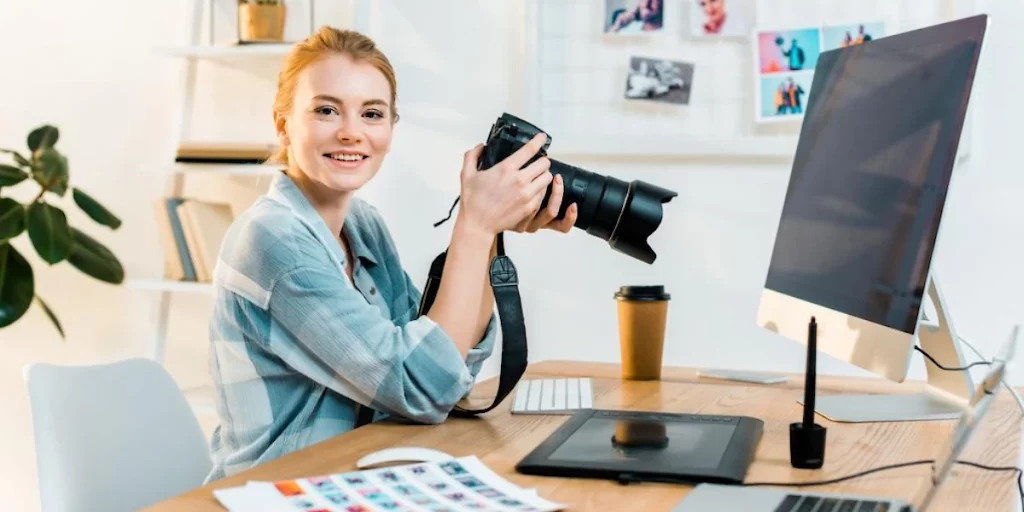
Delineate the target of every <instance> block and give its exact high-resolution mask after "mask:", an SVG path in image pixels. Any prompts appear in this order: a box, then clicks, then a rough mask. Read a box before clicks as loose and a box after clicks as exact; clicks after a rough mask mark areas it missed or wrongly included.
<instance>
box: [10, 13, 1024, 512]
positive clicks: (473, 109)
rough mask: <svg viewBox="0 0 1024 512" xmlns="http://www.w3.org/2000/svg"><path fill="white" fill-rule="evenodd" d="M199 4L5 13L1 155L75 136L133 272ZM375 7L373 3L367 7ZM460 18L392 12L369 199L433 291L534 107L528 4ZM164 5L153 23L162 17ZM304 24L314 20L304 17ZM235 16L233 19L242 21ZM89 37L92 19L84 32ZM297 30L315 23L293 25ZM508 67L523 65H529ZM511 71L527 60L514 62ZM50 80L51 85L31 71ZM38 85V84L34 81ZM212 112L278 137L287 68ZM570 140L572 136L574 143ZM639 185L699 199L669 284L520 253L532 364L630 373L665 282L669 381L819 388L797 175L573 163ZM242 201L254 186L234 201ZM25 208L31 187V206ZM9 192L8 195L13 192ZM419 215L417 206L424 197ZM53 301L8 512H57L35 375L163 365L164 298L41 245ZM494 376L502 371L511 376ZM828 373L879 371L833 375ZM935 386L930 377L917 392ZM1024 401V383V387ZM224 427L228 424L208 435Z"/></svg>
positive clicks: (526, 244) (984, 171) (1003, 313)
mask: <svg viewBox="0 0 1024 512" xmlns="http://www.w3.org/2000/svg"><path fill="white" fill-rule="evenodd" d="M179 3H181V4H184V2H175V3H167V2H134V1H130V0H120V1H112V2H103V3H99V4H95V3H93V4H82V3H80V2H69V1H58V0H47V1H37V2H4V3H2V4H0V20H3V21H4V27H5V28H4V30H3V31H0V61H2V63H3V65H4V69H5V70H8V71H7V73H5V78H4V79H3V80H0V119H3V120H4V122H3V123H2V124H0V147H12V146H15V147H23V146H24V136H25V134H27V132H28V131H29V130H30V129H31V128H33V127H35V126H37V125H39V124H41V123H44V122H52V123H54V124H56V125H58V126H59V127H60V129H61V133H62V138H61V142H60V143H59V146H58V147H59V148H60V149H61V150H62V151H64V152H65V153H66V154H67V155H68V156H69V158H70V163H71V177H72V184H74V185H79V186H81V187H83V189H85V190H87V191H89V192H90V193H92V194H93V195H94V196H96V197H97V198H98V199H99V200H101V201H102V202H104V203H105V204H106V205H108V206H109V207H111V208H112V209H113V210H114V211H115V212H117V213H118V214H119V215H120V216H121V217H122V218H123V219H124V220H125V224H124V226H123V227H122V228H121V230H119V231H117V232H115V233H110V232H109V231H108V230H105V229H104V228H101V227H98V226H93V225H91V224H90V221H89V220H88V219H87V218H85V216H84V215H82V214H80V213H79V212H77V211H76V209H75V208H74V206H73V204H72V203H71V201H70V197H69V198H67V199H66V200H65V201H62V202H60V203H61V204H66V205H68V206H70V208H68V213H69V216H70V218H71V221H72V223H73V224H74V225H76V226H82V227H83V228H84V229H86V230H87V232H89V233H91V234H94V235H95V236H96V237H97V238H98V239H100V240H101V241H104V242H106V243H108V244H109V246H110V247H111V248H112V249H113V250H114V251H115V253H117V254H118V255H119V256H120V257H121V258H122V261H123V262H124V264H125V267H126V269H127V271H128V272H129V273H131V274H133V275H140V274H142V275H145V274H150V275H151V274H155V273H159V272H160V270H161V268H162V266H161V264H160V262H159V260H158V258H159V256H160V251H159V249H158V248H157V243H158V237H157V234H156V232H155V230H154V229H153V225H152V214H151V207H150V204H151V201H152V200H153V199H155V198H156V197H157V196H158V195H159V194H160V193H161V191H162V187H163V184H164V183H163V177H162V175H161V171H162V169H161V165H164V164H166V162H168V161H169V159H170V157H171V153H170V151H171V146H170V144H171V142H170V141H171V137H173V135H174V134H175V132H174V125H173V122H174V115H175V110H174V106H175V103H174V102H175V100H176V96H175V93H176V87H177V74H176V72H177V70H178V67H177V65H178V64H179V62H178V61H176V60H174V59H167V58H164V57H160V56H156V55H155V54H154V53H152V51H151V50H152V48H153V47H156V46H164V45H172V44H180V43H182V42H183V39H182V37H181V34H182V33H183V30H184V27H183V25H182V23H183V21H184V14H185V9H184V6H183V5H177V4H179ZM366 3H367V4H370V3H371V2H366ZM449 3H450V4H452V6H455V7H457V8H456V9H452V10H442V9H440V8H439V3H438V1H437V0H435V1H433V2H430V3H429V6H425V5H423V3H422V2H418V1H414V0H404V1H401V2H398V1H392V2H372V5H373V6H374V7H373V8H374V10H373V11H372V12H370V13H369V14H368V16H367V17H366V19H367V20H368V21H369V23H370V24H371V25H370V31H371V33H372V34H373V35H374V37H376V38H377V39H378V41H379V42H380V44H381V45H382V46H383V47H384V48H385V50H386V51H387V52H388V54H389V56H390V57H391V58H392V59H393V60H394V61H395V64H396V67H397V68H398V78H399V102H400V103H399V107H400V109H401V112H402V115H403V119H402V121H401V123H400V124H399V127H398V128H397V131H396V137H397V138H396V140H395V143H394V146H393V148H394V149H393V154H392V156H391V157H390V159H389V160H388V162H387V163H386V164H385V169H384V171H383V172H382V173H381V174H380V175H379V177H378V178H377V179H376V180H375V181H374V183H372V184H371V185H370V186H369V187H368V188H367V190H366V191H365V192H364V196H365V197H367V198H368V199H369V200H371V201H372V202H374V203H375V204H378V205H379V206H380V208H381V209H382V211H383V212H384V214H385V215H386V217H387V219H388V221H389V223H390V226H391V229H392V232H393V234H394V236H395V237H396V239H397V243H398V245H399V247H400V249H401V251H402V256H403V258H404V261H405V262H406V264H407V267H408V268H409V271H410V273H411V274H412V275H413V276H424V275H425V272H426V269H427V267H428V265H429V263H430V260H431V259H432V258H433V257H434V256H435V255H436V254H437V252H439V251H441V250H443V249H444V247H445V244H446V243H447V236H448V233H449V229H450V225H445V226H442V227H440V228H436V229H435V228H432V227H431V224H432V223H433V222H434V221H435V220H439V219H440V218H442V217H443V216H444V215H445V214H446V213H447V211H448V207H449V206H450V205H451V201H452V200H453V199H454V198H455V196H456V195H457V194H458V177H457V176H458V169H459V167H460V164H461V159H462V153H463V151H465V150H466V149H468V148H469V147H471V146H472V145H473V144H475V143H477V142H480V141H481V140H482V139H483V138H484V137H485V135H486V133H487V130H488V128H489V127H490V124H491V123H492V122H493V120H494V119H495V118H496V117H497V116H498V115H499V114H500V113H501V112H502V111H504V110H506V109H514V107H515V105H510V104H509V102H508V100H509V97H510V96H512V97H515V93H517V91H518V84H516V83H515V79H517V78H518V74H516V73H515V72H513V71H511V70H513V69H515V68H516V63H515V58H516V57H517V53H516V50H515V46H514V45H513V44H512V42H511V41H512V37H511V36H512V35H514V34H515V33H516V32H517V30H518V27H517V26H516V25H515V23H516V21H515V20H516V17H515V16H517V15H518V13H519V8H520V7H519V5H520V3H519V2H515V1H511V0H509V1H506V2H489V3H486V4H479V3H475V2H469V1H462V2H456V1H451V2H449ZM142 4H145V10H144V9H143V6H142ZM323 4H327V2H318V3H317V6H318V8H319V9H320V16H318V20H317V23H318V24H319V23H334V24H339V25H347V24H350V23H351V22H352V13H351V11H350V10H349V8H350V6H351V5H352V2H344V3H342V4H339V5H338V6H334V7H329V8H327V9H325V8H323V7H322V5H323ZM298 5H299V8H300V9H301V7H302V6H304V5H305V4H304V3H301V2H300V3H299V4H298ZM979 6H980V7H981V8H982V9H983V10H984V11H987V12H989V13H991V14H992V16H993V21H992V23H991V25H990V32H989V34H988V40H987V42H986V47H985V50H984V55H983V57H982V62H981V65H980V67H979V76H978V81H977V84H976V86H975V87H976V88H975V94H974V97H973V102H974V105H975V107H974V110H975V112H976V113H977V119H976V122H977V132H976V133H975V141H974V144H975V146H974V151H973V155H972V157H971V160H970V161H969V163H968V164H967V165H966V167H965V168H964V169H962V170H961V171H960V172H958V173H957V175H956V176H955V180H954V183H953V187H952V189H951V192H950V197H949V202H948V207H947V210H946V216H945V219H944V220H945V222H944V226H943V228H944V232H943V238H942V240H941V244H940V247H939V255H938V256H937V262H936V267H937V269H938V271H939V273H940V275H941V280H942V283H943V286H944V290H945V292H946V296H947V298H948V299H949V301H950V302H951V306H952V309H953V310H954V311H955V314H956V318H955V320H956V325H957V328H958V329H959V330H960V331H961V334H963V335H964V336H965V337H966V338H968V339H970V340H972V341H974V342H976V344H977V345H978V346H979V347H980V348H982V350H984V351H986V352H988V353H992V352H994V350H995V349H996V348H997V347H998V346H999V344H1000V343H1001V342H1002V341H1003V339H1004V337H1005V334H1006V333H1007V332H1008V329H1009V327H1010V325H1011V323H1012V322H1024V299H1022V298H1021V296H1020V294H1019V293H1017V290H1020V289H1022V288H1024V270H1021V266H1020V264H1021V254H1022V249H1024V237H1022V236H1021V233H1024V215H1021V214H1020V211H1019V209H1018V208H1017V207H1016V206H1015V204H1018V203H1019V201H1020V190H1022V186H1024V176H1022V174H1021V173H1020V172H1018V170H1019V168H1020V167H1021V159H1020V156H1019V153H1018V152H1017V151H1016V148H1017V147H1018V146H1019V142H1018V141H1017V140H1016V136H1017V135H1018V134H1019V133H1021V132H1020V130H1019V129H1018V128H1017V127H1018V120H1019V119H1021V118H1022V116H1024V99H1021V98H1020V96H1019V94H1018V91H1017V86H1016V84H1019V83H1021V82H1022V81H1024V71H1022V70H1021V69H1020V67H1019V66H1014V65H1010V64H1008V63H1010V62H1016V61H1017V60H1019V56H1018V54H1017V48H1018V47H1019V42H1020V41H1019V39H1020V36H1019V34H1018V33H1017V32H1016V31H1015V27H1018V26H1020V24H1021V22H1022V21H1024V7H1022V6H1021V4H1020V3H1019V2H1004V1H997V0H988V1H981V2H979ZM220 15H221V16H223V15H224V14H223V12H221V13H220ZM83 20H87V21H85V22H83ZM292 27H293V28H294V26H292ZM508 59H512V61H509V60H508ZM510 62H511V63H510ZM29 66H33V68H34V69H32V71H28V68H29ZM17 70H20V71H17ZM202 71H203V75H202V78H203V80H204V83H205V84H206V85H207V86H208V88H207V89H205V90H206V91H208V92H210V94H209V95H207V96H205V97H203V98H200V101H199V105H200V107H201V110H202V116H201V117H200V119H201V120H202V121H201V122H200V123H199V125H198V126H199V128H200V130H199V131H200V133H201V134H203V135H204V136H209V137H223V138H247V137H255V138H263V137H269V136H270V135H271V134H272V132H271V131H270V130H271V126H270V100H271V99H272V97H273V93H274V89H273V86H274V80H273V78H274V77H273V73H274V71H275V67H274V64H273V62H269V63H268V62H264V63H262V64H261V63H252V64H250V65H247V66H245V67H238V68H222V67H220V66H204V67H203V68H202ZM553 136H555V137H557V136H558V134H557V133H555V134H553ZM571 163H574V164H577V165H580V166H583V167H586V168H589V169H591V170H593V171H596V172H600V173H603V174H611V175H614V176H617V177H619V178H622V179H627V180H628V179H643V180H646V181H649V182H652V183H657V184H661V185H663V186H666V187H668V188H671V189H674V190H676V191H678V192H679V197H677V198H676V199H674V200H673V201H672V202H671V203H669V204H668V205H667V208H666V219H665V221H664V223H663V225H662V228H661V229H660V230H659V231H658V232H657V233H656V234H655V235H654V236H653V237H652V238H651V242H652V245H653V246H654V247H655V249H656V250H657V252H658V254H659V259H658V262H657V263H656V264H655V265H652V266H647V265H645V264H642V263H638V262H636V261H633V260H631V259H629V258H626V257H624V256H622V255H620V254H618V253H616V252H614V251H612V250H610V249H609V248H608V247H607V246H606V245H604V244H603V243H602V242H601V241H600V240H598V239H596V238H593V237H591V236H589V235H586V234H585V233H582V232H578V231H577V232H574V233H572V234H571V235H569V236H563V235H560V234H556V233H542V234H539V235H532V236H519V235H512V236H509V237H508V240H507V241H508V248H509V252H510V254H511V256H512V258H513V260H514V261H515V262H516V264H517V266H518V267H519V269H520V274H521V277H522V286H521V291H522V294H523V300H524V309H525V312H526V316H527V320H528V326H529V334H530V340H531V359H533V360H542V359H550V358H567V359H578V360H596V361H616V360H617V358H618V346H617V341H616V331H615V309H614V302H613V300H612V297H611V296H612V293H613V292H614V290H615V288H617V287H618V286H619V285H621V284H627V283H629V284H632V283H661V284H665V285H666V286H667V287H668V289H669V291H670V292H671V293H672V296H673V301H672V304H671V313H670V318H669V332H668V343H667V346H666V354H665V355H666V362H668V363H670V364H680V365H696V366H719V367H734V368H758V369H770V370H792V371H799V370H800V367H801V364H802V350H801V348H800V347H799V346H797V345H796V344H793V343H789V342H787V341H784V340H780V339H778V338H776V337H774V336H771V335H769V334H767V333H765V332H762V331H761V330H759V329H758V328H756V327H755V326H754V324H753V318H754V313H755V310H756V306H757V303H756V301H757V298H758V293H759V291H760V286H761V283H762V282H763V279H764V274H765V270H766V266H767V261H768V257H769V252H770V247H771V244H772V240H773V237H774V229H775V224H776V221H777V217H778V214H779V211H780V208H781V199H782V196H783V194H784V190H785V186H786V182H787V178H788V168H787V167H786V166H784V165H778V164H773V165H758V164H757V163H751V162H749V161H748V162H730V161H671V160H664V161H658V162H651V161H644V162H628V161H613V160H603V161H598V160H593V161H574V162H571ZM228 186H230V187H231V190H237V189H238V187H241V185H238V184H228V185H226V186H225V187H214V188H213V189H212V190H213V191H212V192H207V193H208V194H213V195H215V194H217V193H218V192H217V191H220V190H227V189H228V188H227V187H228ZM15 192H16V194H18V195H19V197H21V198H25V196H26V195H29V194H31V192H32V190H31V187H30V186H28V185H26V186H25V187H21V188H16V189H15ZM5 195H6V190H5ZM414 199H415V200H416V206H415V207H410V205H411V204H413V200H414ZM19 242H20V244H16V246H17V247H18V248H19V250H22V252H23V253H25V254H27V255H30V261H32V263H33V264H34V266H35V268H36V272H37V276H38V277H37V283H38V287H39V290H40V294H41V295H43V297H45V298H46V299H47V300H48V301H49V302H50V304H51V306H52V307H53V308H54V309H55V310H56V311H57V313H58V314H59V315H60V318H61V320H62V322H63V323H64V327H65V330H66V331H67V332H68V341H67V342H66V343H62V342H61V341H60V340H59V338H57V337H56V335H55V334H54V332H53V329H52V327H51V326H50V325H49V323H48V322H47V321H46V319H45V318H44V316H43V315H42V314H40V313H39V311H38V310H36V309H33V310H32V311H30V313H29V314H28V315H27V316H26V318H25V319H24V320H23V321H21V322H19V323H18V324H16V325H15V326H13V327H11V328H7V329H4V330H2V331H0V349H2V350H3V351H4V354H3V357H0V396H2V397H3V400H2V402H0V403H3V404H4V407H5V414H4V417H5V418H7V420H6V421H4V422H2V423H0V440H2V441H0V443H2V444H0V454H2V455H0V510H35V509H36V508H37V507H38V497H37V495H36V490H35V489H36V475H35V459H34V452H33V451H32V447H31V445H32V436H31V426H30V425H31V423H30V417H29V411H28V405H27V401H26V397H25V394H24V386H23V384H22V382H21V368H22V366H23V365H24V364H26V363H27V362H29V361H35V360H44V361H52V362H58V363H69V364H71V363H87V362H95V361H102V360H110V359H116V358H122V357H128V356H134V355H141V354H142V350H143V340H144V339H145V336H147V335H148V334H149V332H150V331H149V327H150V320H151V318H150V315H151V313H152V304H153V301H152V300H151V299H153V298H155V297H154V296H153V295H150V294H147V293H145V292H139V291H132V290H128V289H119V288H115V287H110V286H106V285H104V284H102V283H98V282H96V281H93V280H91V279H89V278H86V277H84V276H82V275H81V274H80V273H78V272H77V271H75V270H74V269H71V268H70V267H68V266H67V265H60V266H57V267H55V268H43V265H42V264H40V262H39V260H38V258H36V257H35V256H34V251H32V250H31V248H30V247H29V246H28V244H27V238H23V239H21V240H19ZM208 306H209V303H208V299H207V298H206V297H203V296H202V295H183V296H180V297H177V298H176V299H175V302H174V311H173V315H172V322H173V323H172V325H173V329H172V330H171V333H170V338H169V344H170V347H171V348H170V353H169V360H168V367H169V368H170V369H171V371H172V373H173V374H174V375H175V377H176V378H177V379H178V381H179V382H180V383H181V384H182V385H183V386H186V387H189V386H194V385H198V384H202V383H204V382H207V381H208V377H207V374H206V330H205V328H206V320H207V318H208V316H207V309H208ZM497 362H498V361H497V359H493V360H492V361H490V363H489V365H488V370H487V372H488V374H493V372H494V371H495V369H496V368H497ZM823 372H827V373H842V374H863V372H859V371H858V370H856V369H853V368H850V367H847V366H845V365H841V364H838V363H836V362H834V361H830V360H828V359H827V358H826V359H825V360H824V361H823ZM922 375H923V371H922V367H921V365H920V361H916V362H915V365H914V368H913V375H912V376H914V377H920V376H922ZM1014 382H1016V383H1018V384H1020V383H1024V376H1022V375H1020V374H1018V375H1017V376H1016V377H1015V378H1014ZM204 420H205V424H206V426H207V428H209V426H210V422H209V419H208V418H204Z"/></svg>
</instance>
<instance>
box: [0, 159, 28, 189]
mask: <svg viewBox="0 0 1024 512" xmlns="http://www.w3.org/2000/svg"><path fill="white" fill-rule="evenodd" d="M25 178H28V174H26V173H25V171H23V170H21V169H19V168H17V167H15V166H13V165H4V164H0V187H10V186H12V185H17V184H18V183H21V182H22V181H24V180H25Z"/></svg>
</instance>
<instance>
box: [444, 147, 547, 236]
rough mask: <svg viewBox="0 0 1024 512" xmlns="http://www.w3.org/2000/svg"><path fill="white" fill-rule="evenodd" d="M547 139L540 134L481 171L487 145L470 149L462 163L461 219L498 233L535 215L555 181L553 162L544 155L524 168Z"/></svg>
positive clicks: (511, 228) (512, 228)
mask: <svg viewBox="0 0 1024 512" xmlns="http://www.w3.org/2000/svg"><path fill="white" fill-rule="evenodd" d="M546 140H547V136H546V135H545V134H543V133H540V134H537V136H535V137H534V138H533V139H531V140H530V142H528V143H526V144H525V145H523V147H521V148H519V150H517V151H516V152H515V153H512V154H511V155H509V156H508V157H507V158H505V159H504V160H502V161H501V162H498V163H497V164H495V165H494V167H491V168H489V169H482V170H479V171H478V170H477V163H478V161H479V158H480V154H481V153H482V152H483V147H484V146H483V144H477V145H476V146H475V147H474V148H473V149H471V150H469V151H467V152H466V154H465V158H464V159H463V162H462V175H461V182H462V199H461V200H460V202H461V203H462V206H461V207H460V208H459V216H460V217H461V218H462V219H461V220H462V221H463V222H465V223H469V224H471V225H472V226H473V227H474V228H476V229H481V230H483V231H484V232H486V233H487V234H489V235H497V234H498V233H501V232H502V231H509V230H514V229H515V228H516V226H517V225H519V224H520V223H521V222H522V221H523V220H524V219H528V218H532V217H533V216H534V215H535V214H536V213H537V211H538V210H539V209H540V203H541V201H542V200H543V199H544V195H545V193H546V192H547V187H548V185H549V184H550V183H551V178H552V176H551V172H549V169H550V168H551V161H550V160H549V159H548V158H547V157H542V158H538V159H537V160H536V161H535V162H533V163H531V164H530V165H528V166H527V167H526V168H523V169H520V168H521V167H522V166H523V164H525V163H526V162H528V161H529V160H530V158H533V156H534V155H536V154H537V152H538V151H540V149H541V148H542V147H544V143H545V142H546Z"/></svg>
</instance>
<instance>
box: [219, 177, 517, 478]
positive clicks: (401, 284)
mask: <svg viewBox="0 0 1024 512" xmlns="http://www.w3.org/2000/svg"><path fill="white" fill-rule="evenodd" d="M343 232H344V233H345V235H346V237H347V238H348V240H349V242H350V245H351V248H352V252H353V253H354V254H355V261H354V262H353V275H354V282H351V281H349V279H348V276H347V275H346V274H345V260H346V256H345V251H344V250H343V249H342V247H341V245H340V244H339V243H338V242H337V240H336V237H335V236H334V234H332V233H331V232H330V230H329V229H328V228H327V224H326V223H325V222H324V221H323V219H322V218H321V217H320V216H319V215H318V214H317V212H316V210H315V209H314V208H313V206H312V204H310V203H309V202H308V200H307V199H306V198H305V196H304V195H303V194H302V192H301V191H300V190H299V189H298V187H297V186H296V185H295V183H294V182H293V181H292V180H291V179H290V178H288V177H287V175H285V174H284V173H280V174H277V175H275V176H274V181H273V183H272V184H271V187H270V190H269V191H268V193H267V194H266V195H264V196H262V197H260V198H259V199H258V200H257V201H256V202H255V203H254V204H253V205H252V206H251V207H250V208H248V209H247V210H246V211H245V212H243V213H242V214H241V215H240V216H239V217H238V219H236V220H235V222H234V223H233V224H232V226H231V228H230V229H229V231H228V233H227V235H226V236H225V239H224V241H223V242H222V245H221V250H220V255H219V258H218V261H217V265H216V268H215V269H214V277H213V285H214V305H213V314H212V319H211V323H210V329H209V331H210V343H211V351H210V372H211V374H212V376H213V381H214V385H215V388H216V396H217V402H216V403H217V412H218V414H219V416H220V424H219V425H218V426H217V428H216V429H215V430H214V432H213V437H212V439H211V449H212V455H213V462H214V465H213V470H212V471H211V473H210V475H209V476H208V477H207V482H210V481H213V480H216V479H218V478H222V477H224V476H228V475H231V474H234V473H235V472H238V471H241V470H244V469H248V468H250V467H252V466H253V465H256V464H260V463H263V462H266V461H268V460H272V459H274V458H277V457H279V456H281V455H284V454H287V453H289V452H292V451H295V450H298V449H301V448H303V447H306V446H309V445H312V444H314V443H317V442H320V441H323V440H325V439H328V438H330V437H332V436H337V435H338V434H342V433H344V432H346V431H348V430H351V429H352V428H353V427H354V426H355V420H356V406H357V404H368V405H369V406H371V407H373V408H374V409H375V410H376V411H377V414H376V415H375V420H379V419H381V418H383V417H387V416H392V415H393V416H396V417H401V418H405V419H407V420H409V421H413V422H418V423H438V422H442V421H444V420H445V418H446V417H447V415H448V413H449V412H450V411H451V409H452V408H453V407H454V405H455V404H456V403H457V402H458V401H459V400H460V399H462V398H463V397H465V396H466V395H468V394H469V391H470V390H471V388H472V386H473V383H474V381H475V379H476V376H477V373H478V372H479V371H480V368H481V366H482V365H483V362H484V360H485V359H486V358H487V357H488V356H490V354H491V352H492V350H493V347H494V341H495V337H496V335H497V327H498V323H497V317H496V316H495V315H494V314H492V315H491V320H490V322H489V323H488V325H487V330H486V332H485V334H484V337H483V339H482V340H481V342H480V343H479V344H478V345H477V346H476V347H475V348H473V349H471V350H470V351H469V354H468V355H467V356H466V358H465V359H463V358H462V357H461V356H460V354H459V352H458V350H457V349H456V348H455V345H454V344H453V342H452V340H451V338H450V337H449V336H448V335H447V334H446V333H445V332H444V331H443V330H441V328H440V327H439V326H438V325H437V324H436V323H434V321H433V320H431V319H430V318H428V317H426V316H419V317H417V316H416V313H417V309H418V307H419V301H420V296H421V292H420V290H419V289H418V288H417V286H416V285H415V284H414V283H413V282H412V280H411V279H410V278H409V275H408V274H407V273H406V272H405V270H404V269H403V268H402V265H401V262H400V261H399V258H398V253H397V251H396V249H395V245H394V242H393V241H392V239H391V236H390V234H389V233H388V230H387V227H386V226H385V224H384V221H383V219H382V218H381V216H380V214H379V213H378V212H377V210H376V208H374V207H373V206H371V205H369V204H368V203H366V202H364V201H362V200H360V199H357V198H353V199H352V201H351V205H350V207H349V212H348V216H347V217H346V218H345V224H344V228H343ZM467 320H468V319H467Z"/></svg>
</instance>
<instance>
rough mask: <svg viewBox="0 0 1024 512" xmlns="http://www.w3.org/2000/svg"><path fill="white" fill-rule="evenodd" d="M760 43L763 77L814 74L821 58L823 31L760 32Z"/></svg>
mask: <svg viewBox="0 0 1024 512" xmlns="http://www.w3.org/2000/svg"><path fill="white" fill-rule="evenodd" d="M756 43H757V57H758V58H757V65H758V73H759V74H765V73H780V72H788V71H806V70H813V69H814V66H815V65H816V64H817V63H818V56H819V55H820V54H821V30H820V29H819V28H818V27H813V28H801V29H796V30H759V31H758V32H757V41H756Z"/></svg>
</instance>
